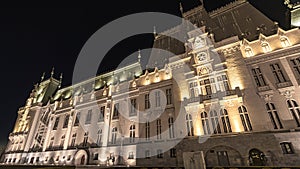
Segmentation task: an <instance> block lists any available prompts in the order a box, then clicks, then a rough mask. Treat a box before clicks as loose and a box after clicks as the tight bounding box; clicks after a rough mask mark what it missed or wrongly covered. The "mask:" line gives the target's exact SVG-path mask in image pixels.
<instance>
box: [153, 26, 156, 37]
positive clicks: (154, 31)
mask: <svg viewBox="0 0 300 169" xmlns="http://www.w3.org/2000/svg"><path fill="white" fill-rule="evenodd" d="M156 33H157V32H156V26H153V34H154V35H156Z"/></svg>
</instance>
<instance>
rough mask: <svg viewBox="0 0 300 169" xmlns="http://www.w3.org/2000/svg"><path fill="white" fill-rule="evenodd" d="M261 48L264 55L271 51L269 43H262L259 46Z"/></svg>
mask: <svg viewBox="0 0 300 169" xmlns="http://www.w3.org/2000/svg"><path fill="white" fill-rule="evenodd" d="M261 47H262V49H263V51H264V53H267V52H270V51H271V47H270V45H269V43H267V42H263V43H262V44H261Z"/></svg>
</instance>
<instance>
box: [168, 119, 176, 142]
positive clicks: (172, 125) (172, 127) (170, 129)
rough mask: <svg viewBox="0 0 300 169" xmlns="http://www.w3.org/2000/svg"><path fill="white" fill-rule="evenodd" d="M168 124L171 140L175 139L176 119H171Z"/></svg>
mask: <svg viewBox="0 0 300 169" xmlns="http://www.w3.org/2000/svg"><path fill="white" fill-rule="evenodd" d="M168 122H169V137H170V138H175V134H174V119H173V117H169V119H168Z"/></svg>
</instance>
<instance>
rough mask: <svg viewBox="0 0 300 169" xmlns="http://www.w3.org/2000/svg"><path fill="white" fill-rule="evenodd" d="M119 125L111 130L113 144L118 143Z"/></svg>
mask: <svg viewBox="0 0 300 169" xmlns="http://www.w3.org/2000/svg"><path fill="white" fill-rule="evenodd" d="M117 131H118V129H117V127H114V128H113V129H112V132H111V144H116V142H117Z"/></svg>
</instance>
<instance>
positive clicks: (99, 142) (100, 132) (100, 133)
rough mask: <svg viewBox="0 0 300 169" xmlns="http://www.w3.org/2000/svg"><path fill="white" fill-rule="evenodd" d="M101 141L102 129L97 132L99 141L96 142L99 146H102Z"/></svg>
mask: <svg viewBox="0 0 300 169" xmlns="http://www.w3.org/2000/svg"><path fill="white" fill-rule="evenodd" d="M101 142H102V129H99V130H98V132H97V141H96V143H97V145H98V146H100V144H101Z"/></svg>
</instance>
